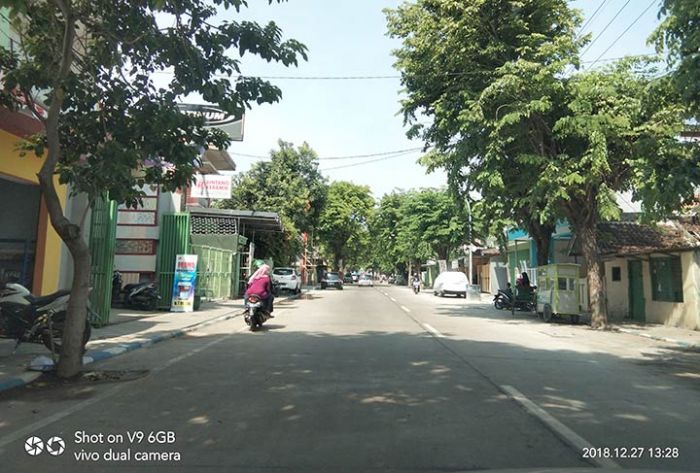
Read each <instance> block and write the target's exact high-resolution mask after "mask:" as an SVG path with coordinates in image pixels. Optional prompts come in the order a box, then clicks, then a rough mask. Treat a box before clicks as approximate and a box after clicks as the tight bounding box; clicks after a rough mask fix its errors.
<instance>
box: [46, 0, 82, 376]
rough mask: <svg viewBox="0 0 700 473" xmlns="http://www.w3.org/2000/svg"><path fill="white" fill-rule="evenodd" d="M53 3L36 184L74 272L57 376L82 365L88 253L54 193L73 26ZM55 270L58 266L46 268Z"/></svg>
mask: <svg viewBox="0 0 700 473" xmlns="http://www.w3.org/2000/svg"><path fill="white" fill-rule="evenodd" d="M56 3H57V6H58V8H59V9H60V11H61V14H62V15H63V21H64V36H63V44H62V49H61V57H60V58H56V60H57V62H58V63H59V69H58V71H57V74H56V80H55V82H54V87H53V93H52V95H51V104H50V106H49V110H48V112H47V116H46V119H45V120H43V123H44V127H45V130H46V144H47V153H46V159H45V160H44V164H43V165H42V166H41V170H40V171H39V174H38V178H39V187H40V188H41V193H42V196H43V197H44V202H45V203H46V208H47V210H48V214H49V218H50V220H51V226H52V227H53V228H54V229H55V230H56V233H58V235H59V236H60V237H61V240H63V242H64V243H65V244H66V246H67V247H68V250H69V251H70V254H71V256H72V257H73V263H74V271H73V284H72V286H71V296H70V302H69V303H68V311H67V314H66V322H65V326H64V328H63V340H62V341H63V344H62V351H61V357H60V359H59V361H58V376H59V377H61V378H70V377H73V376H75V375H77V374H78V373H80V368H81V366H82V361H83V360H82V355H83V353H82V350H83V343H82V340H83V332H84V330H85V318H86V317H87V300H88V295H89V281H90V252H89V249H88V246H87V244H86V243H85V241H84V240H83V237H82V232H81V229H80V226H78V225H75V224H74V223H71V221H70V220H68V219H67V218H66V216H65V215H64V214H63V208H62V207H61V201H60V199H59V198H58V193H57V192H56V185H55V183H54V174H55V172H56V165H57V164H58V161H59V159H60V157H61V153H62V147H61V139H60V135H59V120H60V116H61V109H62V108H63V101H64V98H65V89H64V84H63V81H64V80H65V78H66V77H67V76H68V74H69V73H70V68H71V65H72V63H73V47H74V40H75V25H74V23H73V21H74V20H73V16H72V11H71V5H70V3H66V2H63V1H57V2H56ZM47 269H51V270H53V271H58V268H47Z"/></svg>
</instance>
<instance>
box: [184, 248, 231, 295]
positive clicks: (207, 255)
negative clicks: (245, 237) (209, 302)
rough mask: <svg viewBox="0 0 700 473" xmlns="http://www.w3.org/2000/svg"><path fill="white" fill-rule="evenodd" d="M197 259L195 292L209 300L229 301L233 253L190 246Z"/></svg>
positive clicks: (220, 249)
mask: <svg viewBox="0 0 700 473" xmlns="http://www.w3.org/2000/svg"><path fill="white" fill-rule="evenodd" d="M192 252H193V253H195V254H196V255H197V256H198V257H199V258H198V259H197V291H198V293H199V294H201V295H202V296H204V297H207V298H210V299H229V298H231V297H232V296H233V295H232V293H231V289H232V286H233V284H232V280H233V271H234V265H233V263H234V252H233V251H231V250H226V249H223V248H214V247H212V246H205V245H192Z"/></svg>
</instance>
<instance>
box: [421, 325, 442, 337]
mask: <svg viewBox="0 0 700 473" xmlns="http://www.w3.org/2000/svg"><path fill="white" fill-rule="evenodd" d="M421 325H422V326H423V328H424V329H426V330H427V331H428V332H430V333H432V334H433V335H435V336H436V337H437V338H445V336H444V335H443V334H441V333H440V332H439V331H438V330H437V329H436V328H435V327H433V326H432V325H430V324H426V323H422V324H421Z"/></svg>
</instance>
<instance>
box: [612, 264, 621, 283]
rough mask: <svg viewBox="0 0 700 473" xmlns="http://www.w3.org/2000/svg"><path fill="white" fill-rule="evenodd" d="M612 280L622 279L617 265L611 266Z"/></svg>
mask: <svg viewBox="0 0 700 473" xmlns="http://www.w3.org/2000/svg"><path fill="white" fill-rule="evenodd" d="M612 280H613V281H621V280H622V271H621V270H620V267H619V266H613V268H612Z"/></svg>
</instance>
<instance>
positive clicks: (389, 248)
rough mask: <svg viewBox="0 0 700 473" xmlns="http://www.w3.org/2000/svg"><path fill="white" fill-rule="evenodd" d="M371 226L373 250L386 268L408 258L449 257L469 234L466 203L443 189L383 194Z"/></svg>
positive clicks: (419, 261)
mask: <svg viewBox="0 0 700 473" xmlns="http://www.w3.org/2000/svg"><path fill="white" fill-rule="evenodd" d="M370 230H371V235H372V237H371V240H372V242H373V246H374V248H375V249H374V252H373V253H374V254H375V255H377V256H376V259H377V260H378V261H379V262H380V264H381V267H382V268H383V269H385V270H388V271H391V270H394V269H396V268H398V267H399V266H403V264H405V263H408V262H410V263H411V264H414V265H418V264H421V263H422V262H424V261H425V260H427V259H430V258H438V259H444V260H447V259H450V258H451V257H452V256H454V255H455V254H456V253H458V251H457V250H458V249H459V247H461V246H462V245H463V244H465V243H466V242H468V239H469V236H470V235H469V219H468V216H467V214H466V211H465V207H464V206H463V205H459V204H458V203H457V202H455V200H454V198H453V194H452V193H451V192H449V191H448V190H444V189H421V190H417V191H416V190H413V191H409V192H393V193H391V194H387V195H385V196H384V197H383V198H382V199H381V201H380V202H379V206H378V208H377V210H376V212H375V216H374V218H373V220H372V224H371V225H370Z"/></svg>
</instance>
